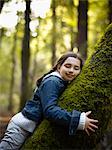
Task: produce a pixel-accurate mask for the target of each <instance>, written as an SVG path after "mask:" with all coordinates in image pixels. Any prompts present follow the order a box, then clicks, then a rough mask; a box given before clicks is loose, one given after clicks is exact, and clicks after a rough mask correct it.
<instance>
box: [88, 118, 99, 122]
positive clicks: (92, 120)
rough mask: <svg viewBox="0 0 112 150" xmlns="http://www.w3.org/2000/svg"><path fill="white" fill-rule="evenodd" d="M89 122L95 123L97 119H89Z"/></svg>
mask: <svg viewBox="0 0 112 150" xmlns="http://www.w3.org/2000/svg"><path fill="white" fill-rule="evenodd" d="M89 121H90V122H94V123H97V122H98V120H95V119H89Z"/></svg>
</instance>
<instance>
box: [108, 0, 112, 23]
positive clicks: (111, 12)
mask: <svg viewBox="0 0 112 150" xmlns="http://www.w3.org/2000/svg"><path fill="white" fill-rule="evenodd" d="M108 7H109V15H108V16H109V23H112V0H109V6H108Z"/></svg>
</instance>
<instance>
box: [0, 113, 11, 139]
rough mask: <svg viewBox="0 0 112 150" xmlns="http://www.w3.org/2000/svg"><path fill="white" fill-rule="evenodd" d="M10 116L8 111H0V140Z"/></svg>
mask: <svg viewBox="0 0 112 150" xmlns="http://www.w3.org/2000/svg"><path fill="white" fill-rule="evenodd" d="M11 117H12V114H11V113H10V112H6V111H5V112H0V140H1V139H2V137H3V135H4V132H5V130H6V127H7V124H8V122H9V120H10V118H11Z"/></svg>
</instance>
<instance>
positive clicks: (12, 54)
mask: <svg viewBox="0 0 112 150" xmlns="http://www.w3.org/2000/svg"><path fill="white" fill-rule="evenodd" d="M17 30H18V24H17V25H16V31H15V33H14V38H13V43H14V44H13V47H12V51H11V57H12V58H11V59H12V64H11V66H12V68H11V80H10V88H9V104H8V111H9V112H12V114H13V90H14V84H15V72H16V49H17V33H18V32H17Z"/></svg>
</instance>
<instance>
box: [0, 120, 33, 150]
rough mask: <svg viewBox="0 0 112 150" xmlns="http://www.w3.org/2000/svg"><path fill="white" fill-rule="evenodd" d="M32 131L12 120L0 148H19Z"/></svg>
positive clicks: (5, 149)
mask: <svg viewBox="0 0 112 150" xmlns="http://www.w3.org/2000/svg"><path fill="white" fill-rule="evenodd" d="M29 135H30V132H28V131H25V130H24V129H22V128H20V127H19V126H17V125H16V124H15V123H14V122H13V121H10V122H9V124H8V127H7V130H6V132H5V134H4V137H3V139H2V140H1V143H0V150H19V149H20V148H21V146H22V145H23V143H24V142H25V140H26V138H28V136H29Z"/></svg>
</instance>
